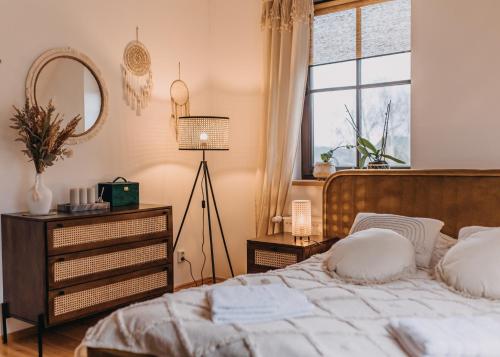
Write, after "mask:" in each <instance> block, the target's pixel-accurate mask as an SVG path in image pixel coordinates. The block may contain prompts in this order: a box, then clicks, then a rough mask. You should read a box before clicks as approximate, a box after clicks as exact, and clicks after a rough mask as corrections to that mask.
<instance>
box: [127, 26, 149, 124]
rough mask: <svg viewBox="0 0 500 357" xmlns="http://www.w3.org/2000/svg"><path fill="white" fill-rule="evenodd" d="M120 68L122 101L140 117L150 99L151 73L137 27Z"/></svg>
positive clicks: (145, 50) (146, 52)
mask: <svg viewBox="0 0 500 357" xmlns="http://www.w3.org/2000/svg"><path fill="white" fill-rule="evenodd" d="M121 67H122V83H123V96H124V99H125V101H126V102H127V105H128V106H130V108H132V109H133V110H135V113H136V115H141V111H142V109H144V108H145V107H146V105H147V104H148V103H149V101H150V99H151V91H152V89H153V73H152V72H151V57H150V56H149V52H148V50H147V49H146V46H144V44H143V43H142V42H140V41H139V27H136V30H135V40H134V41H130V42H129V43H128V44H127V46H126V47H125V51H124V52H123V64H122V66H121Z"/></svg>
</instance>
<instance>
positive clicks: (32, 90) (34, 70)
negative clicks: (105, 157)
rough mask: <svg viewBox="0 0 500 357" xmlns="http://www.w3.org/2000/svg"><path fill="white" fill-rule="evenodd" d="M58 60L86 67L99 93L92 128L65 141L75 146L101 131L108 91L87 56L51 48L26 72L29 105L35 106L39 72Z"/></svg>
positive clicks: (105, 113)
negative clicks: (62, 59) (73, 62)
mask: <svg viewBox="0 0 500 357" xmlns="http://www.w3.org/2000/svg"><path fill="white" fill-rule="evenodd" d="M58 58H69V59H72V60H75V61H78V62H80V63H81V64H82V65H84V66H85V67H87V69H88V70H89V71H90V72H91V73H92V74H93V76H94V78H95V80H96V81H97V84H98V86H99V91H100V93H101V109H100V112H99V116H98V117H97V120H96V121H95V123H94V125H92V127H91V128H90V129H88V130H86V131H85V132H83V133H81V134H78V135H74V136H71V137H70V138H69V139H68V141H67V143H68V144H70V145H75V144H79V143H82V142H85V141H88V140H90V139H91V138H93V137H94V136H95V135H96V134H97V133H98V132H99V131H100V130H101V128H102V126H103V124H104V122H105V121H106V119H107V117H108V110H109V98H108V89H107V87H106V82H105V81H104V79H103V77H102V75H101V72H100V71H99V69H98V68H97V66H96V65H95V63H94V62H93V61H92V60H91V59H90V58H89V57H88V56H87V55H85V54H84V53H82V52H79V51H77V50H75V49H73V48H71V47H61V48H53V49H50V50H48V51H45V52H44V53H42V54H41V55H40V56H39V57H38V58H37V59H36V60H35V61H34V62H33V64H32V65H31V67H30V69H29V71H28V75H27V77H26V98H28V99H29V101H30V103H33V104H37V100H36V84H37V81H38V77H39V76H40V73H41V71H42V70H43V68H44V67H45V66H46V65H47V64H48V63H50V62H51V61H53V60H55V59H58ZM56 110H57V108H56Z"/></svg>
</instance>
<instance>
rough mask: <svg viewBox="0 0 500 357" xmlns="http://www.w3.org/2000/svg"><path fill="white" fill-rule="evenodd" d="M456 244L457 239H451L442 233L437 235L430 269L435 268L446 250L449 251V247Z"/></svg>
mask: <svg viewBox="0 0 500 357" xmlns="http://www.w3.org/2000/svg"><path fill="white" fill-rule="evenodd" d="M457 242H458V240H457V239H455V238H452V237H450V236H448V235H446V234H444V233H439V234H438V239H437V242H436V246H435V247H434V250H433V251H432V257H431V264H430V265H431V268H434V267H436V265H437V264H438V263H439V261H440V260H441V259H442V258H443V257H444V255H445V254H446V252H448V250H450V248H451V247H453V246H454V245H455V244H457Z"/></svg>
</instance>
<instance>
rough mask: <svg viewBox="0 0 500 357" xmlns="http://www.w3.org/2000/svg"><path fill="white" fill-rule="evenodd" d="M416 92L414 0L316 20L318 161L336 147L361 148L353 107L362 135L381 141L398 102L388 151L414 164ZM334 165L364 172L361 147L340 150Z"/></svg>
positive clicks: (313, 73)
mask: <svg viewBox="0 0 500 357" xmlns="http://www.w3.org/2000/svg"><path fill="white" fill-rule="evenodd" d="M359 22H360V23H359ZM357 39H358V40H357ZM359 40H360V42H361V43H358V45H357V41H359ZM410 87H411V52H410V0H393V1H387V2H383V3H380V4H376V5H370V6H366V7H362V8H361V9H358V11H356V9H350V10H345V11H339V12H332V13H330V14H326V15H321V16H316V17H315V21H314V27H313V61H312V64H311V67H310V71H309V88H308V91H309V94H310V95H309V98H310V104H311V105H310V107H311V117H312V118H311V120H312V134H311V136H312V138H311V139H312V140H311V141H312V145H313V147H312V149H313V150H312V152H313V156H314V157H313V158H312V159H313V161H312V163H314V162H316V161H320V155H321V154H322V153H324V152H326V151H328V150H330V149H332V148H334V147H337V146H339V145H346V144H351V145H354V144H355V143H356V134H355V132H354V130H353V128H352V127H351V126H350V125H349V123H348V121H347V119H346V118H347V116H348V114H347V112H346V106H347V108H349V111H350V112H351V114H352V115H353V117H354V118H355V120H356V123H357V125H358V128H359V129H360V133H361V135H362V136H363V137H366V138H367V139H368V140H370V141H371V142H372V143H374V144H375V145H377V144H380V143H379V141H380V139H381V137H382V131H383V126H384V115H385V112H386V109H387V104H388V103H389V101H391V119H390V124H389V137H388V142H387V150H386V152H387V154H390V155H393V156H395V157H397V158H399V159H401V160H403V161H404V162H405V164H404V165H402V166H410V163H411V156H410V90H411V89H410ZM334 162H335V164H336V165H337V166H338V167H347V168H350V167H357V166H358V159H357V154H356V150H355V149H339V150H337V151H336V152H335V157H334ZM391 166H401V164H395V163H391Z"/></svg>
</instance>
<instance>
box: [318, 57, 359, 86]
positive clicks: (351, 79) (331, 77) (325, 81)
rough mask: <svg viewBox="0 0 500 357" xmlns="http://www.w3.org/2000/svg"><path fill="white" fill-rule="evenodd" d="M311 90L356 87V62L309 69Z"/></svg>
mask: <svg viewBox="0 0 500 357" xmlns="http://www.w3.org/2000/svg"><path fill="white" fill-rule="evenodd" d="M310 74H311V89H324V88H334V87H348V86H355V85H356V61H347V62H340V63H332V64H325V65H320V66H312V67H311V72H310Z"/></svg>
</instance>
